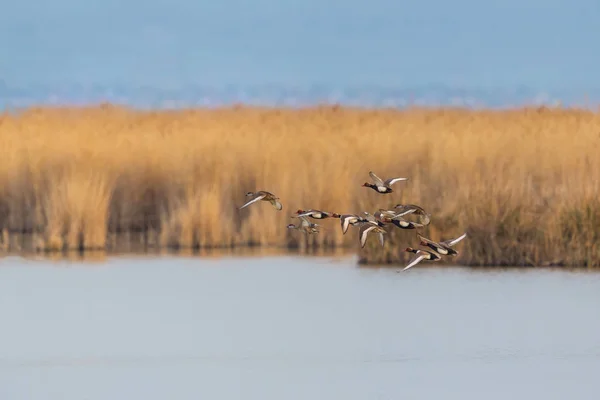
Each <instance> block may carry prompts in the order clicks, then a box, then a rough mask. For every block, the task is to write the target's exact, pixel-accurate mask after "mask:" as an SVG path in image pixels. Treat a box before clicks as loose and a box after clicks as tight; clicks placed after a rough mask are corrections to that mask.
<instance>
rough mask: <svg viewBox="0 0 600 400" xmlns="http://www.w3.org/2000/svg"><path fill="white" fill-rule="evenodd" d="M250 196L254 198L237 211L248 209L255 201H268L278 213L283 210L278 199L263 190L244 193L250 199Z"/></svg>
mask: <svg viewBox="0 0 600 400" xmlns="http://www.w3.org/2000/svg"><path fill="white" fill-rule="evenodd" d="M252 196H254V198H253V199H252V200H250V201H248V202H247V203H246V204H244V205H243V206H241V207H239V210H241V209H242V208H245V207H248V206H249V205H250V204H252V203H256V202H257V201H260V200H262V201H268V202H269V203H271V205H272V206H273V207H275V209H276V210H278V211H281V210H282V209H283V205H282V204H281V202H280V201H279V197H277V196H275V195H274V194H273V193H270V192H267V191H264V190H259V191H258V192H248V193H246V197H252Z"/></svg>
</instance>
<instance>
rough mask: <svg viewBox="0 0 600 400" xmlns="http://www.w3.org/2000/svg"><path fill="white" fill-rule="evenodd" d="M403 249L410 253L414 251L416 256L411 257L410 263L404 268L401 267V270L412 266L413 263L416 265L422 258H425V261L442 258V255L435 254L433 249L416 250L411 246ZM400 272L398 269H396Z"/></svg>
mask: <svg viewBox="0 0 600 400" xmlns="http://www.w3.org/2000/svg"><path fill="white" fill-rule="evenodd" d="M405 251H408V252H411V253H415V254H416V255H417V256H416V257H415V258H413V259H412V260H411V261H410V263H409V264H408V265H407V266H406V267H404V269H402V271H406V270H407V269H409V268H412V267H414V266H415V265H417V264H418V263H420V262H421V261H423V260H427V261H439V260H441V259H442V257H441V256H440V255H439V254H437V253H436V252H435V251H429V250H421V249H419V250H417V249H413V248H412V247H407V248H406V250H405ZM398 272H400V271H398Z"/></svg>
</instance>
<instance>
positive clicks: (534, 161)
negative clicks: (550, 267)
mask: <svg viewBox="0 0 600 400" xmlns="http://www.w3.org/2000/svg"><path fill="white" fill-rule="evenodd" d="M599 145H600V113H595V112H591V111H584V110H566V109H546V108H541V109H537V108H523V109H516V110H509V111H491V110H489V111H469V110H461V109H437V110H431V109H409V110H403V111H398V110H362V109H351V108H343V107H336V106H321V107H314V108H307V109H300V110H293V109H261V108H253V107H231V108H223V109H217V110H214V109H212V110H211V109H194V110H178V111H134V110H131V109H126V108H121V107H115V106H110V105H102V106H98V107H90V108H63V109H60V108H58V109H51V108H32V109H28V110H26V111H23V112H21V113H19V114H4V115H2V116H1V117H0V148H1V149H2V159H1V160H0V228H1V229H2V231H3V237H5V236H6V232H9V233H11V234H13V233H19V232H20V233H35V235H37V236H36V237H37V239H36V247H37V248H38V249H55V250H59V249H74V248H85V249H103V248H105V247H111V246H113V245H114V243H115V242H116V241H117V240H115V239H114V237H113V239H110V237H111V235H112V234H127V235H129V234H134V233H139V234H142V235H143V237H144V239H143V241H144V242H145V243H146V244H147V245H148V246H155V247H157V248H162V247H165V246H174V247H181V248H185V247H188V248H189V247H192V248H194V247H196V248H197V247H201V248H212V247H237V246H248V245H261V246H291V247H295V246H300V247H306V246H309V247H312V248H321V249H323V248H326V247H331V248H333V247H340V246H351V247H356V248H357V251H359V254H360V259H361V261H363V262H371V263H395V262H405V261H406V260H407V259H408V258H409V256H410V254H407V253H405V252H404V249H405V248H406V247H407V246H413V247H416V245H418V241H417V239H416V237H415V231H401V230H399V229H398V228H396V227H393V226H391V227H390V228H393V229H390V233H389V234H388V235H387V236H388V240H389V242H388V243H386V245H385V248H384V249H383V250H382V249H381V247H379V244H378V242H377V239H376V237H375V236H373V237H369V240H368V244H367V246H366V247H365V249H362V250H360V247H359V246H358V233H357V229H355V228H354V227H351V228H350V230H349V232H348V233H347V234H346V235H342V234H341V230H340V226H339V220H337V219H333V220H332V219H329V220H324V221H320V222H319V223H320V224H322V226H323V229H322V232H321V233H320V234H317V235H312V236H310V237H309V238H308V240H307V242H305V239H306V238H305V237H304V235H302V234H301V232H298V231H289V230H288V229H287V228H286V226H287V224H288V223H290V222H294V220H291V219H290V215H292V213H293V212H295V211H296V210H297V209H299V208H302V209H309V208H316V209H322V210H327V211H332V212H337V213H359V212H361V211H369V212H371V213H373V212H375V211H376V210H377V209H378V208H380V207H381V208H388V207H392V206H393V205H395V204H397V203H414V204H419V205H421V206H422V207H424V208H425V209H426V210H427V211H429V212H430V213H431V214H432V222H431V225H430V226H428V227H427V228H425V229H424V230H423V234H424V235H425V236H428V237H430V238H432V239H434V240H436V239H446V238H451V237H456V236H458V235H460V234H462V233H463V232H467V233H468V235H469V236H468V238H467V239H466V240H464V241H463V242H461V243H460V244H459V245H458V246H457V248H458V249H459V251H460V255H459V256H458V257H457V258H456V259H455V260H452V262H456V263H460V264H470V265H545V264H558V265H588V266H591V265H598V264H599V263H600V247H599V246H598V239H599V238H600V204H599V202H600V200H599V199H600V197H599V194H600V146H599ZM369 170H373V171H375V172H376V173H377V174H378V175H380V176H381V177H383V178H386V177H391V176H405V177H409V178H410V181H408V182H399V183H396V184H395V185H394V189H395V192H394V193H392V194H389V195H380V194H377V193H375V192H374V191H373V190H371V189H368V188H364V187H361V184H362V183H363V182H366V181H369V177H368V172H369ZM255 190H268V191H271V192H273V193H275V194H277V195H278V196H279V197H280V198H281V200H282V202H283V205H284V210H283V211H281V212H277V211H276V210H275V209H273V208H272V207H271V206H270V205H269V204H268V203H265V202H260V203H258V204H253V205H251V206H250V207H248V208H246V209H243V210H238V209H237V208H236V207H237V206H240V205H241V204H243V203H244V202H245V201H246V198H245V196H244V195H245V193H246V192H248V191H255ZM119 240H122V239H119ZM5 241H6V239H3V242H5ZM4 246H5V244H4Z"/></svg>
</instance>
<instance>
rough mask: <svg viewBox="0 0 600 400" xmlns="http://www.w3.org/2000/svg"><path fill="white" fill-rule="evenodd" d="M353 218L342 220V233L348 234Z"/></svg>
mask: <svg viewBox="0 0 600 400" xmlns="http://www.w3.org/2000/svg"><path fill="white" fill-rule="evenodd" d="M351 218H352V216H347V217H342V218H340V223H341V224H342V233H344V234H346V232H347V231H348V227H349V226H350V219H351Z"/></svg>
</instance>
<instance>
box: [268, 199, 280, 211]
mask: <svg viewBox="0 0 600 400" xmlns="http://www.w3.org/2000/svg"><path fill="white" fill-rule="evenodd" d="M270 203H271V204H272V205H273V207H275V209H276V210H279V211H281V210H282V209H283V204H281V202H280V201H279V200H277V199H273V200H271V201H270Z"/></svg>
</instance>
